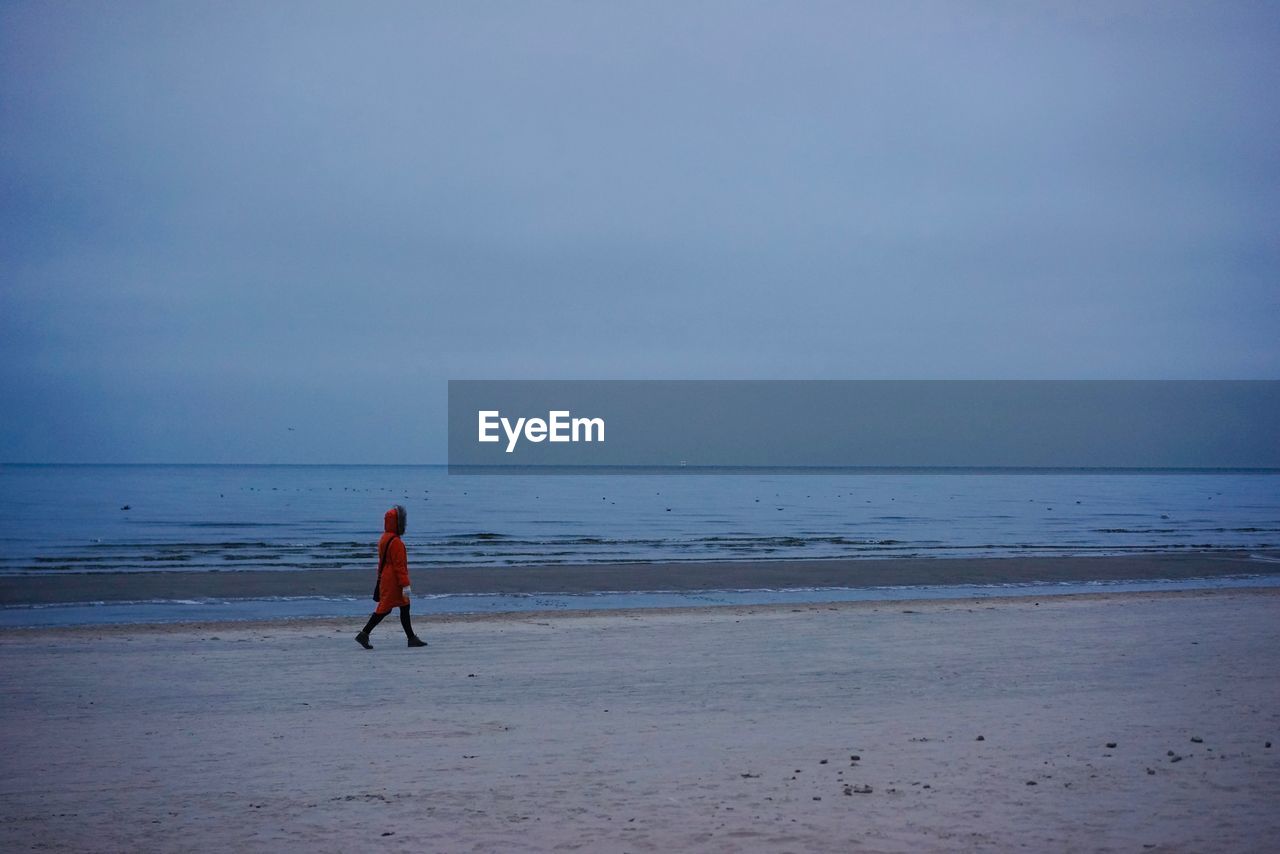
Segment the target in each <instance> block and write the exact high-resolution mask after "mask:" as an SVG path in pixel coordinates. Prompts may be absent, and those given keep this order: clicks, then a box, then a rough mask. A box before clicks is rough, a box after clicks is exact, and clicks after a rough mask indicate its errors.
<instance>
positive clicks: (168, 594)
mask: <svg viewBox="0 0 1280 854" xmlns="http://www.w3.org/2000/svg"><path fill="white" fill-rule="evenodd" d="M1250 554H1251V553H1250V552H1244V551H1214V552H1192V553H1177V554H1169V553H1165V554H1141V555H1118V556H1107V557H1031V558H1024V557H1009V558H887V559H883V560H868V559H865V558H862V559H837V560H778V561H760V560H756V561H714V562H701V563H689V562H684V563H620V564H592V565H577V566H521V567H515V566H501V567H438V566H431V565H430V564H419V563H415V562H414V561H413V560H412V558H413V553H412V552H410V571H411V574H412V578H413V589H414V590H415V591H416V592H417V593H418V594H420V595H421V594H440V593H451V594H456V593H597V592H602V591H619V590H750V589H778V588H787V587H790V588H797V587H799V588H804V587H879V586H888V585H954V584H1008V583H1017V582H1035V581H1040V582H1070V581H1119V580H1144V579H1165V578H1167V579H1184V578H1211V577H1214V576H1222V575H1235V574H1247V573H1280V557H1277V556H1275V555H1274V554H1273V553H1272V559H1271V561H1269V562H1268V561H1262V560H1257V559H1252V558H1251V557H1250ZM373 577H374V567H372V566H371V567H369V568H367V569H366V568H361V569H355V570H347V569H339V570H299V571H288V572H280V571H254V570H236V571H227V572H190V573H185V572H132V573H96V574H95V573H49V574H47V575H40V576H34V575H33V576H10V577H3V578H0V604H5V605H29V604H49V603H55V602H113V601H140V600H149V599H199V598H258V597H267V596H357V597H363V596H365V595H366V594H367V593H368V591H369V589H370V588H371V587H372V586H373V585H372V581H373Z"/></svg>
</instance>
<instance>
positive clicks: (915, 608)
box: [0, 586, 1280, 639]
mask: <svg viewBox="0 0 1280 854" xmlns="http://www.w3.org/2000/svg"><path fill="white" fill-rule="evenodd" d="M1212 596H1224V597H1231V596H1246V597H1253V596H1256V597H1274V598H1276V599H1278V600H1280V586H1278V587H1255V588H1193V589H1174V590H1097V591H1089V592H1072V593H1059V594H1053V595H1050V596H1045V595H1039V594H1017V593H1011V594H1009V595H996V596H954V597H948V598H939V599H912V598H902V599H892V598H891V599H854V600H844V601H840V600H835V601H819V602H768V603H760V604H713V605H678V606H672V607H666V606H664V607H654V608H607V609H593V608H578V609H548V610H529V611H457V612H445V613H439V614H419V613H418V612H416V611H415V612H414V622H415V624H417V623H419V622H422V624H423V626H425V627H426V628H425V631H430V630H431V628H434V627H437V626H451V625H472V624H481V625H488V624H493V625H497V626H505V625H508V624H510V625H538V624H541V623H545V622H547V621H553V620H568V621H574V620H607V619H619V620H631V621H634V620H648V619H650V618H655V619H659V620H661V619H666V618H680V617H694V616H697V615H698V614H707V615H709V616H710V617H712V618H715V617H716V616H732V617H744V616H769V615H773V616H783V615H786V614H802V613H811V614H812V613H819V612H832V611H834V612H845V611H853V612H859V611H860V612H866V613H877V612H881V611H884V612H897V613H904V614H924V613H932V612H944V611H950V610H954V609H965V610H971V609H975V608H981V609H984V610H990V609H993V608H1002V607H1019V606H1026V605H1030V606H1031V607H1033V608H1038V607H1041V603H1046V604H1048V603H1049V602H1054V603H1057V602H1063V603H1072V602H1074V603H1079V604H1088V603H1094V604H1117V603H1119V604H1123V602H1124V601H1126V600H1129V601H1134V602H1140V601H1142V602H1145V601H1156V600H1165V599H1168V600H1195V599H1199V598H1202V597H1212ZM364 616H365V614H364V613H363V612H361V613H360V614H357V615H355V616H330V615H324V616H301V617H282V618H272V619H252V620H208V619H205V620H189V621H180V622H178V621H175V622H146V623H83V624H69V625H47V626H45V625H31V626H0V639H2V638H5V637H15V636H20V635H24V634H32V635H41V636H53V637H56V636H59V635H61V634H64V633H66V634H69V635H72V636H82V635H84V634H92V635H95V636H98V635H101V636H130V637H132V636H136V635H147V634H199V633H201V632H212V631H216V632H219V633H224V634H225V633H228V632H241V631H243V632H247V633H253V632H259V631H279V630H285V631H287V630H293V629H296V630H308V631H310V630H322V631H327V630H332V631H340V632H344V633H349V632H348V630H349V629H351V628H352V627H353V622H352V621H353V620H354V621H355V622H360V621H361V620H363V619H364Z"/></svg>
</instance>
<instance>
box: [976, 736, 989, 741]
mask: <svg viewBox="0 0 1280 854" xmlns="http://www.w3.org/2000/svg"><path fill="white" fill-rule="evenodd" d="M974 741H986V739H985V738H983V737H982V736H978V737H977V738H975V739H974Z"/></svg>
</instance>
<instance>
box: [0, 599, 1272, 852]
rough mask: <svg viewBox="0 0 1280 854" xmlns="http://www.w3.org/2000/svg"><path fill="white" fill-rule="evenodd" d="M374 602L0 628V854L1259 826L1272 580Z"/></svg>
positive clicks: (976, 838) (897, 845)
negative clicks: (760, 602) (877, 597)
mask: <svg viewBox="0 0 1280 854" xmlns="http://www.w3.org/2000/svg"><path fill="white" fill-rule="evenodd" d="M392 622H393V621H388V623H387V624H386V625H384V626H383V627H380V628H379V630H378V631H377V632H376V633H375V636H374V644H375V646H376V649H375V650H374V651H372V652H364V651H363V650H361V649H359V648H358V647H357V646H356V644H355V643H354V641H353V640H352V638H351V635H352V634H353V633H354V631H355V629H356V625H355V621H351V622H350V623H336V622H332V621H312V622H296V623H287V624H275V625H246V624H238V625H228V624H222V625H204V626H169V627H129V628H113V629H97V628H80V629H43V630H12V631H6V632H3V633H0V662H2V663H0V679H2V680H3V691H0V706H2V707H3V717H4V721H5V726H4V728H3V750H4V755H5V770H6V773H5V779H4V783H3V791H2V792H0V847H2V848H4V849H5V850H31V849H63V850H93V851H137V850H165V851H174V850H210V851H212V850H218V851H225V850H244V851H268V850H272V851H275V850H309V851H313V850H314V851H351V850H363V849H366V848H368V847H370V846H377V847H378V849H379V850H404V851H511V850H536V851H551V850H584V851H672V850H706V851H762V850H763V851H831V850H857V851H902V852H907V851H944V850H945V851H954V850H1013V849H1019V848H1024V847H1025V848H1026V849H1027V850H1037V851H1082V850H1097V851H1144V850H1153V851H1208V850H1213V851H1262V850H1275V849H1276V847H1277V846H1280V812H1277V810H1276V805H1277V803H1280V750H1276V749H1271V748H1269V747H1267V743H1268V742H1269V741H1271V742H1274V741H1277V740H1280V681H1278V680H1277V677H1276V673H1277V672H1278V667H1280V594H1278V593H1276V592H1274V591H1249V592H1244V591H1233V592H1221V591H1220V592H1194V593H1191V592H1188V593H1167V594H1118V595H1116V594H1113V595H1096V596H1072V597H1056V598H1053V599H1047V600H1033V599H1002V600H983V601H981V602H978V601H973V600H967V601H960V600H957V601H947V602H911V603H899V604H894V603H883V602H881V603H857V604H847V605H839V606H830V605H823V606H810V607H801V608H796V607H763V608H762V607H753V608H718V609H697V610H682V611H663V612H652V611H649V612H612V613H608V614H594V615H582V614H568V615H565V614H557V615H527V614H526V615H519V616H508V617H502V618H492V617H490V618H451V619H446V620H432V621H426V622H424V623H422V624H420V626H419V629H420V631H422V632H423V634H424V636H425V637H426V638H427V639H429V640H430V642H431V646H430V647H429V648H428V649H425V650H409V649H406V648H405V646H404V641H403V637H402V636H400V635H399V632H398V627H395V626H393V624H392ZM854 757H856V759H855V758H854Z"/></svg>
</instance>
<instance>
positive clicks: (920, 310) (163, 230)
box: [0, 3, 1280, 462]
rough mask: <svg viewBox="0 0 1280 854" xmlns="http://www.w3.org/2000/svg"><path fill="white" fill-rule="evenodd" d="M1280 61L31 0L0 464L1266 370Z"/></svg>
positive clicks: (751, 19) (961, 16)
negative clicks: (687, 402)
mask: <svg viewBox="0 0 1280 854" xmlns="http://www.w3.org/2000/svg"><path fill="white" fill-rule="evenodd" d="M1278 36H1280V12H1277V11H1276V10H1275V9H1274V8H1273V7H1270V6H1266V5H1256V4H1245V3H1238V4H1211V5H1210V4H1199V3H1192V4H1176V3H1162V4H1116V3H1098V4H1088V5H1085V6H1081V5H1080V4H1062V5H1060V6H1059V5H1055V4H1043V5H1039V6H1036V7H1032V6H1031V5H1030V4H1009V5H1003V4H971V5H959V4H953V3H923V4H911V3H883V4H850V3H839V4H816V3H805V4H773V3H759V4H755V3H702V4H648V3H645V4H631V5H629V6H625V7H624V6H620V5H619V4H591V3H537V4H483V5H476V4H424V3H411V4H402V5H396V4H389V3H381V4H377V5H375V6H363V5H360V4H316V3H271V4H248V3H246V4H227V3H217V4H195V3H187V4H172V3H155V4H150V3H146V4H144V3H125V4H114V5H110V6H102V5H88V4H86V5H67V4H48V3H38V4H37V3H31V4H6V5H5V6H4V7H2V8H0V127H2V128H3V135H2V136H0V182H3V183H2V184H0V187H2V188H3V191H2V192H0V277H2V279H3V286H2V290H0V363H2V364H0V394H2V395H3V397H4V399H5V400H6V401H8V402H9V404H8V405H6V406H5V407H4V410H5V411H4V414H3V415H2V416H0V459H9V460H73V461H74V460H126V461H127V460H192V461H236V460H246V461H280V462H303V461H315V462H344V461H385V462H425V461H438V460H442V459H443V456H444V426H445V424H444V417H443V408H444V402H445V401H444V391H445V384H444V380H445V379H447V378H451V377H452V378H462V377H530V378H539V377H545V378H553V377H620V378H648V377H667V378H679V377H713V378H779V377H798V378H920V377H928V378H958V377H965V378H968V377H984V378H995V377H1001V378H1215V377H1216V378H1273V377H1276V376H1277V375H1280V348H1277V346H1276V344H1275V329H1276V328H1278V327H1280V322H1278V321H1280V290H1277V288H1276V286H1275V285H1276V280H1277V273H1278V272H1280V243H1278V240H1277V235H1280V216H1278V214H1280V199H1278V198H1277V194H1276V192H1275V187H1276V186H1280V147H1277V146H1276V139H1277V138H1278V136H1280V134H1278V131H1280V127H1278V124H1280V108H1278V107H1277V106H1276V99H1275V97H1274V92H1275V91H1276V89H1277V84H1280V59H1278V57H1280V54H1277V52H1276V51H1275V50H1274V46H1275V45H1276V44H1277V43H1280V40H1278V38H1277V37H1278ZM289 426H293V427H296V428H297V429H296V430H295V431H292V432H290V431H288V430H287V427H289Z"/></svg>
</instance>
